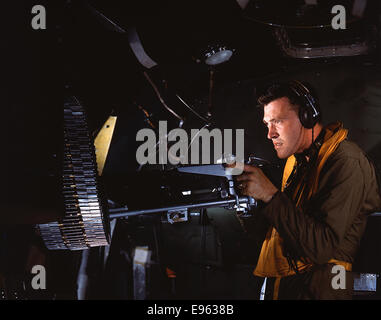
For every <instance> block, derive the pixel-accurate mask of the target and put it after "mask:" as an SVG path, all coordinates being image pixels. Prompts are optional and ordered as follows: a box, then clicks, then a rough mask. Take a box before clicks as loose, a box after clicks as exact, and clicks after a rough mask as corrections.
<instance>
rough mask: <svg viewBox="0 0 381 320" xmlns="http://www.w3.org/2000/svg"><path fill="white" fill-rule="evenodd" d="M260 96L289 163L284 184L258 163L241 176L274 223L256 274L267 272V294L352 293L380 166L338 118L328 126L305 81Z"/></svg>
mask: <svg viewBox="0 0 381 320" xmlns="http://www.w3.org/2000/svg"><path fill="white" fill-rule="evenodd" d="M259 102H260V104H261V105H262V106H263V111H264V116H263V122H264V124H265V125H266V126H267V128H268V139H271V140H272V142H273V144H274V148H275V150H276V153H277V155H278V157H279V158H281V159H287V162H286V166H285V168H284V173H283V179H282V188H281V190H278V188H277V187H275V186H274V184H273V183H272V182H271V181H270V180H269V179H268V178H267V177H266V176H265V175H264V173H263V172H262V171H261V169H259V168H256V167H252V166H249V165H245V166H244V173H243V174H242V175H240V176H238V177H237V180H238V181H239V183H240V185H239V187H240V188H241V192H242V194H244V195H248V196H252V197H254V198H255V199H257V200H261V201H262V202H263V206H262V208H261V209H260V210H259V212H258V214H259V215H261V216H263V217H265V220H266V221H267V223H268V225H269V228H268V230H267V233H266V236H265V239H264V241H263V244H262V247H261V251H260V255H259V259H258V263H257V265H256V268H255V270H254V275H255V276H259V277H265V278H267V279H266V280H267V281H266V283H267V284H266V286H267V287H266V299H267V298H270V299H350V298H351V296H352V286H353V278H352V275H351V268H352V263H353V261H354V258H355V255H356V252H357V249H358V247H359V243H360V240H361V237H362V234H363V232H364V229H365V226H366V220H367V216H368V215H369V214H370V213H372V212H375V211H377V210H378V209H379V208H381V197H380V191H379V186H378V183H377V179H376V173H375V169H374V167H373V165H372V164H371V163H370V161H369V160H368V159H367V157H366V156H365V154H364V153H363V152H362V151H361V149H360V148H359V147H358V146H357V145H356V144H355V143H353V142H350V141H348V140H347V139H346V137H347V130H345V129H344V128H343V127H342V124H341V123H334V124H331V125H328V126H326V127H323V125H322V124H321V115H320V111H319V107H318V103H317V99H316V97H314V96H313V95H312V93H311V89H308V88H307V86H306V85H304V84H302V83H300V82H298V81H292V82H290V83H287V84H279V85H274V86H272V87H270V88H269V89H268V91H267V93H266V94H265V95H263V96H262V97H260V99H259ZM248 231H249V228H248ZM335 266H338V267H335ZM334 267H335V268H334ZM344 269H345V270H346V271H344ZM339 271H342V272H343V273H344V274H345V279H344V281H343V280H341V283H340V281H338V280H337V279H335V278H334V277H335V276H336V275H337V273H338V272H339Z"/></svg>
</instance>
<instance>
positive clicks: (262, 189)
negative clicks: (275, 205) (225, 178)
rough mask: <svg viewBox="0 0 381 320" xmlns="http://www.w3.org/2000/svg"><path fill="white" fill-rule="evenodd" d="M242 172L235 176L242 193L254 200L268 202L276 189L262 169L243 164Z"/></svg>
mask: <svg viewBox="0 0 381 320" xmlns="http://www.w3.org/2000/svg"><path fill="white" fill-rule="evenodd" d="M243 171H244V172H243V173H242V174H241V175H239V176H237V181H238V188H239V189H240V190H241V192H242V194H243V195H246V196H250V197H253V198H254V199H256V200H262V201H263V202H266V203H267V202H269V201H270V200H271V198H272V197H273V196H274V194H275V193H276V192H277V191H278V189H277V188H276V187H275V186H274V185H273V184H272V182H271V181H270V180H269V179H268V178H267V177H266V176H265V174H264V173H263V171H262V170H261V169H259V168H257V167H253V166H251V165H247V164H246V165H244V167H243Z"/></svg>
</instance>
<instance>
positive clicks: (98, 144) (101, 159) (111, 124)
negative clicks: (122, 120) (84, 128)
mask: <svg viewBox="0 0 381 320" xmlns="http://www.w3.org/2000/svg"><path fill="white" fill-rule="evenodd" d="M116 120H117V117H115V116H110V117H109V118H108V119H107V120H106V122H105V123H104V125H103V127H102V129H101V130H100V131H99V133H98V135H97V137H96V138H95V141H94V146H95V155H96V157H97V165H98V174H99V175H100V176H101V175H102V172H103V168H104V166H105V163H106V159H107V154H108V151H109V149H110V144H111V139H112V135H113V133H114V129H115V124H116Z"/></svg>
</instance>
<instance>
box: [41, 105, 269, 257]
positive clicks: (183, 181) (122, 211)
mask: <svg viewBox="0 0 381 320" xmlns="http://www.w3.org/2000/svg"><path fill="white" fill-rule="evenodd" d="M64 111H65V112H64V129H65V130H64V138H65V144H64V146H65V148H64V165H63V179H62V181H63V197H64V208H65V210H64V211H65V214H64V216H63V217H62V218H61V219H59V221H53V222H50V223H45V224H40V225H38V229H39V232H40V235H41V237H42V239H43V240H44V243H45V245H46V247H47V248H48V249H52V250H59V249H61V250H62V249H63V250H67V249H69V250H83V249H87V248H90V247H99V246H107V245H108V244H109V243H110V240H111V239H110V221H111V220H113V219H119V218H129V217H131V216H138V215H146V214H158V213H160V214H163V213H164V214H166V219H167V221H168V222H170V223H174V222H179V221H186V220H187V219H188V213H189V210H193V209H202V208H211V207H223V208H227V209H234V210H236V211H237V212H238V213H239V214H240V215H241V216H242V217H245V216H247V215H249V212H250V210H251V209H252V208H254V207H256V205H257V201H256V200H255V199H253V198H252V197H247V196H242V195H239V194H238V193H237V190H236V188H235V181H234V178H233V177H234V176H233V174H232V170H233V169H232V168H226V167H225V166H224V165H223V164H212V165H198V166H185V167H178V168H174V169H171V170H168V171H159V170H150V171H141V172H137V173H136V174H135V175H133V176H128V177H122V176H119V177H112V178H110V179H104V181H100V177H99V175H98V171H97V161H96V156H95V149H94V143H93V141H92V138H91V137H90V134H89V130H88V126H87V120H86V115H85V112H84V109H83V107H82V106H81V105H80V103H79V102H78V101H77V100H76V99H75V98H72V99H69V100H68V101H67V102H66V103H65V110H64ZM248 163H251V164H254V163H255V164H256V165H258V166H263V165H265V164H266V162H265V161H263V160H262V159H258V158H255V157H251V158H250V159H249V161H248ZM127 182H128V183H127ZM147 196H148V197H149V201H147Z"/></svg>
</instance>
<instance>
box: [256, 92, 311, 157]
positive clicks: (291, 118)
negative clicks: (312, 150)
mask: <svg viewBox="0 0 381 320" xmlns="http://www.w3.org/2000/svg"><path fill="white" fill-rule="evenodd" d="M263 122H264V124H265V125H266V126H267V129H268V134H267V138H268V139H270V140H272V142H273V144H274V148H275V151H276V153H277V156H278V158H280V159H285V158H288V157H289V156H291V155H293V154H294V153H297V152H301V151H303V148H302V142H303V136H304V128H303V126H302V124H301V122H300V120H299V117H298V114H297V112H296V110H295V108H293V106H292V105H291V104H290V101H289V100H288V98H286V97H283V98H279V99H276V100H274V101H272V102H270V103H269V104H267V105H265V106H264V116H263Z"/></svg>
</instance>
